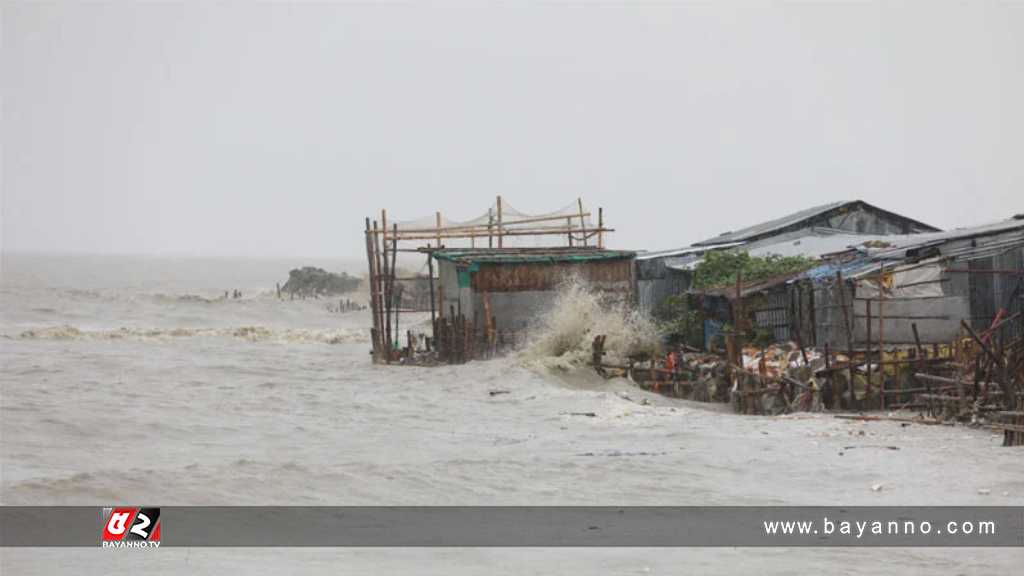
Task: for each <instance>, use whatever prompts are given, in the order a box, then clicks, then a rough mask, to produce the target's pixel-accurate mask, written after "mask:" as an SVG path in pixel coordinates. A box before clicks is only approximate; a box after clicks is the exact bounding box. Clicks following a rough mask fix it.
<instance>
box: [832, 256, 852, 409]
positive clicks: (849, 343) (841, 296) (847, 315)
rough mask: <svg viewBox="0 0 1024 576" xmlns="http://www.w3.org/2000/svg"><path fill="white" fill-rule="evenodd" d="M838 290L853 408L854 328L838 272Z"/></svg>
mask: <svg viewBox="0 0 1024 576" xmlns="http://www.w3.org/2000/svg"><path fill="white" fill-rule="evenodd" d="M836 289H837V290H839V306H840V308H841V309H842V311H843V324H844V325H845V326H846V352H847V364H849V369H850V381H849V382H847V384H846V387H847V390H848V391H849V392H850V402H849V407H850V408H852V407H853V406H854V404H856V393H854V385H853V377H854V374H855V371H854V369H853V328H852V327H851V326H850V310H847V309H846V288H845V287H844V282H843V273H842V272H836ZM851 306H852V304H851Z"/></svg>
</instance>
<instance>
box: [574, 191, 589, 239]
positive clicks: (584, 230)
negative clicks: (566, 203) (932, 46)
mask: <svg viewBox="0 0 1024 576" xmlns="http://www.w3.org/2000/svg"><path fill="white" fill-rule="evenodd" d="M576 203H577V204H578V205H579V207H580V232H582V233H583V245H584V246H586V245H587V244H588V241H587V223H586V221H585V220H584V219H583V198H576Z"/></svg>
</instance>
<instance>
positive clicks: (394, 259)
mask: <svg viewBox="0 0 1024 576" xmlns="http://www.w3.org/2000/svg"><path fill="white" fill-rule="evenodd" d="M392 226H394V228H395V231H396V232H397V231H398V224H392ZM397 263H398V235H397V234H395V235H392V236H391V307H392V308H394V309H395V331H394V332H393V333H392V334H393V335H394V341H392V342H389V344H391V348H389V349H388V357H389V358H390V355H391V350H392V349H393V348H394V345H395V344H397V343H398V342H399V339H400V338H401V336H400V334H401V332H400V331H399V330H398V311H399V309H400V308H401V307H402V300H401V286H399V300H398V303H397V304H396V303H395V277H396V276H397V273H396V272H395V269H396V267H397Z"/></svg>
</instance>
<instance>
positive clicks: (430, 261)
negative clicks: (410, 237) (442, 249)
mask: <svg viewBox="0 0 1024 576" xmlns="http://www.w3.org/2000/svg"><path fill="white" fill-rule="evenodd" d="M427 248H430V244H427ZM427 274H429V275H430V327H431V330H432V332H431V334H432V335H433V340H434V342H437V314H436V311H435V308H436V306H435V303H434V255H433V254H432V253H429V252H428V253H427Z"/></svg>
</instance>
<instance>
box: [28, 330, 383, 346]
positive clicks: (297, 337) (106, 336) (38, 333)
mask: <svg viewBox="0 0 1024 576" xmlns="http://www.w3.org/2000/svg"><path fill="white" fill-rule="evenodd" d="M194 337H233V338H240V339H242V340H248V341H249V342H278V343H285V344H290V343H298V344H302V343H320V344H349V343H360V342H368V341H369V336H368V335H367V334H366V331H365V330H362V329H357V328H337V329H322V330H315V329H306V328H284V329H273V328H268V327H266V326H239V327H232V328H130V327H121V328H118V329H116V330H81V329H79V328H78V327H76V326H71V325H63V326H50V327H45V328H35V329H32V330H25V331H24V332H22V333H20V334H18V335H17V336H16V337H15V338H17V339H19V340H122V339H128V340H141V341H167V340H172V339H176V338H194Z"/></svg>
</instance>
